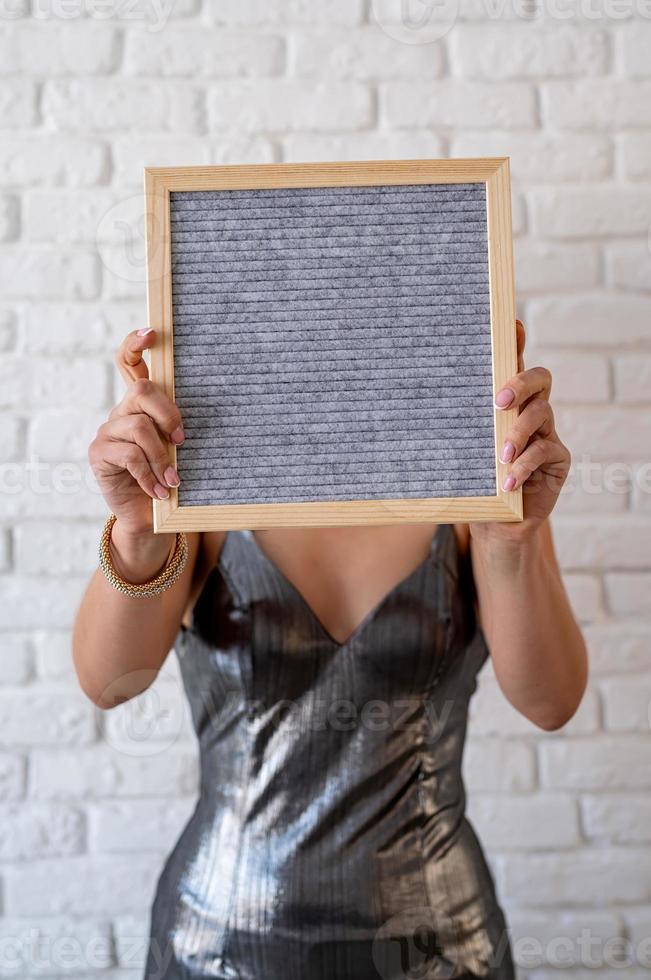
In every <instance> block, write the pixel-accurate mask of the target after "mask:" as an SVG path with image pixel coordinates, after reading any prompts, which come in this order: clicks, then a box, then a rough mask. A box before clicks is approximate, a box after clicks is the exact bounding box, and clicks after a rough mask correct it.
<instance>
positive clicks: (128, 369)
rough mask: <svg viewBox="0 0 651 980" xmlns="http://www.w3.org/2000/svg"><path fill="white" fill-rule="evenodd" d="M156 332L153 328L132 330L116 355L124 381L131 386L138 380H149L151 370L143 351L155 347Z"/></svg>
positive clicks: (116, 361)
mask: <svg viewBox="0 0 651 980" xmlns="http://www.w3.org/2000/svg"><path fill="white" fill-rule="evenodd" d="M155 340H156V331H155V330H153V329H152V328H151V327H143V328H142V329H141V330H132V331H131V333H128V334H127V335H126V337H125V338H124V340H123V341H122V343H121V344H120V346H119V347H118V349H117V352H116V355H115V363H116V365H117V367H118V370H119V372H120V374H121V375H122V377H123V378H124V380H125V381H126V382H127V384H129V383H130V382H131V381H137V380H138V378H148V377H149V368H148V367H147V364H146V362H145V361H144V359H143V356H142V355H143V351H146V350H147V349H148V348H149V347H153V345H154V342H155Z"/></svg>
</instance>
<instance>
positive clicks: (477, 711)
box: [470, 678, 598, 736]
mask: <svg viewBox="0 0 651 980" xmlns="http://www.w3.org/2000/svg"><path fill="white" fill-rule="evenodd" d="M470 719H471V728H470V730H471V732H472V734H473V735H474V736H478V735H483V736H487V735H534V734H535V735H539V736H540V735H541V734H542V733H543V731H544V730H543V729H541V728H540V727H539V726H538V725H536V724H534V723H533V722H532V721H530V720H529V719H528V718H527V717H526V716H525V715H523V714H522V712H520V711H518V710H517V709H516V708H514V707H513V705H512V704H511V703H510V702H509V701H508V699H507V698H506V696H505V695H504V693H503V692H502V689H501V688H500V687H499V685H498V684H497V682H495V681H493V680H492V679H490V680H489V679H488V678H485V679H483V680H482V681H481V682H480V683H479V685H478V688H477V692H476V694H475V695H474V696H473V699H472V700H471V702H470ZM597 724H598V703H597V698H596V693H595V692H594V691H592V690H588V691H586V693H585V695H584V697H583V701H582V702H581V704H580V706H579V708H578V710H577V712H576V713H575V715H574V716H573V717H572V718H571V719H570V721H568V722H567V724H566V725H564V726H563V727H562V729H560V731H563V732H565V733H568V734H570V735H574V734H577V735H578V734H587V733H589V732H594V731H596V730H597ZM544 734H545V735H549V733H548V732H544Z"/></svg>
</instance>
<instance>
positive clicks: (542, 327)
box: [527, 291, 651, 349]
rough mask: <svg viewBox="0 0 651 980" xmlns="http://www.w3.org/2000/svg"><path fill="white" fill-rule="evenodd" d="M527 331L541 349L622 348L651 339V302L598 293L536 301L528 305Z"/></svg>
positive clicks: (642, 298)
mask: <svg viewBox="0 0 651 980" xmlns="http://www.w3.org/2000/svg"><path fill="white" fill-rule="evenodd" d="M527 330H528V332H529V333H530V334H531V337H532V339H533V341H534V343H536V344H539V345H541V346H542V345H543V344H544V345H545V346H551V345H555V346H559V347H584V346H585V347H601V346H606V347H616V348H618V349H621V348H622V347H623V346H627V345H631V344H635V345H637V344H639V343H644V342H645V341H648V340H650V339H651V327H650V324H649V301H648V299H646V298H645V297H643V296H621V295H615V294H610V293H601V292H597V291H595V292H594V293H590V294H586V295H579V296H565V297H556V296H554V297H551V298H545V299H533V300H531V301H530V302H529V303H528V304H527Z"/></svg>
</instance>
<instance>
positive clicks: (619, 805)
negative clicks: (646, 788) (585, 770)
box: [581, 793, 651, 844]
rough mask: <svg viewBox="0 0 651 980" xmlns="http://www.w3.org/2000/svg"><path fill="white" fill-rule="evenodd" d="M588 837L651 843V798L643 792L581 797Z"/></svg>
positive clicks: (615, 841)
mask: <svg viewBox="0 0 651 980" xmlns="http://www.w3.org/2000/svg"><path fill="white" fill-rule="evenodd" d="M581 816H582V823H583V827H584V830H585V834H586V836H587V838H588V839H589V840H596V841H602V842H605V843H607V844H644V843H645V842H650V843H651V799H649V797H648V796H647V795H644V796H643V795H642V794H640V793H617V794H616V795H615V794H605V793H599V794H594V795H586V796H583V797H582V798H581Z"/></svg>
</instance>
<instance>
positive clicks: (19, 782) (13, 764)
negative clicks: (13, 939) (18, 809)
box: [0, 751, 26, 921]
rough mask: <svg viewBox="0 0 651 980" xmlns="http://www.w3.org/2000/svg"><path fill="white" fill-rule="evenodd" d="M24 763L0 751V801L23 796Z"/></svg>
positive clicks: (10, 754)
mask: <svg viewBox="0 0 651 980" xmlns="http://www.w3.org/2000/svg"><path fill="white" fill-rule="evenodd" d="M25 761H26V760H25V758H24V757H23V756H22V755H17V754H16V753H15V752H4V751H0V800H2V801H4V802H9V801H11V800H19V799H21V798H22V797H23V796H24V795H25V780H26V775H25V769H26V765H25ZM0 921H1V920H0Z"/></svg>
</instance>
